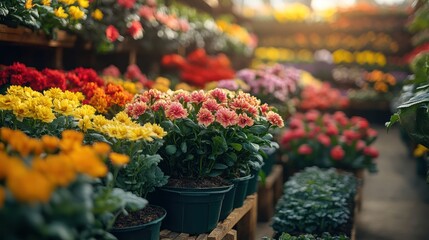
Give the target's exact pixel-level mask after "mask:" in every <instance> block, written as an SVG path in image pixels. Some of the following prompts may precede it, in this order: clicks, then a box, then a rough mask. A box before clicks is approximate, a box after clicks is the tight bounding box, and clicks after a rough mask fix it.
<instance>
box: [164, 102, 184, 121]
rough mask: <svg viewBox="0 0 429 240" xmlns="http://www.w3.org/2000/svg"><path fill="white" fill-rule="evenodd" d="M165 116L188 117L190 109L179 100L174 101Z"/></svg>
mask: <svg viewBox="0 0 429 240" xmlns="http://www.w3.org/2000/svg"><path fill="white" fill-rule="evenodd" d="M165 116H166V117H167V118H169V119H171V120H175V119H179V118H186V117H187V116H188V111H187V110H186V109H185V108H184V107H183V106H182V104H180V103H178V102H172V103H170V105H168V106H167V109H166V110H165Z"/></svg>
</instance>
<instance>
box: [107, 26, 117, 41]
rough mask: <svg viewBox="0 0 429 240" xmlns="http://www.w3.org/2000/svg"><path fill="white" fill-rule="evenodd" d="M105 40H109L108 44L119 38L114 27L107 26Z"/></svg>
mask: <svg viewBox="0 0 429 240" xmlns="http://www.w3.org/2000/svg"><path fill="white" fill-rule="evenodd" d="M106 38H107V40H109V42H114V41H116V40H117V39H118V38H119V32H118V29H116V27H115V26H113V25H109V26H108V27H107V28H106Z"/></svg>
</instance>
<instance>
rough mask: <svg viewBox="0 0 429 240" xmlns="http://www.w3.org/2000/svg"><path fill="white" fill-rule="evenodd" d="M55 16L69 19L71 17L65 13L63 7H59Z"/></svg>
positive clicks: (55, 11)
mask: <svg viewBox="0 0 429 240" xmlns="http://www.w3.org/2000/svg"><path fill="white" fill-rule="evenodd" d="M54 14H55V16H57V17H59V18H67V17H68V16H69V15H68V14H67V13H66V12H65V11H64V8H63V7H59V8H57V9H55V10H54Z"/></svg>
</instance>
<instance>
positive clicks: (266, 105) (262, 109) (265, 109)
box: [261, 103, 270, 114]
mask: <svg viewBox="0 0 429 240" xmlns="http://www.w3.org/2000/svg"><path fill="white" fill-rule="evenodd" d="M269 110H270V107H269V106H268V104H266V103H264V104H262V105H261V112H262V114H266V113H267V112H268V111H269Z"/></svg>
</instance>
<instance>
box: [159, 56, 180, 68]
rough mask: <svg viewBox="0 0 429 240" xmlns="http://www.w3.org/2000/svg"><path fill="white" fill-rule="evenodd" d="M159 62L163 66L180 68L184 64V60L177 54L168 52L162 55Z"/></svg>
mask: <svg viewBox="0 0 429 240" xmlns="http://www.w3.org/2000/svg"><path fill="white" fill-rule="evenodd" d="M161 64H162V66H165V67H178V68H179V69H182V68H183V66H185V64H186V60H185V59H184V58H183V57H182V56H180V55H178V54H169V55H165V56H163V57H162V60H161Z"/></svg>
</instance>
